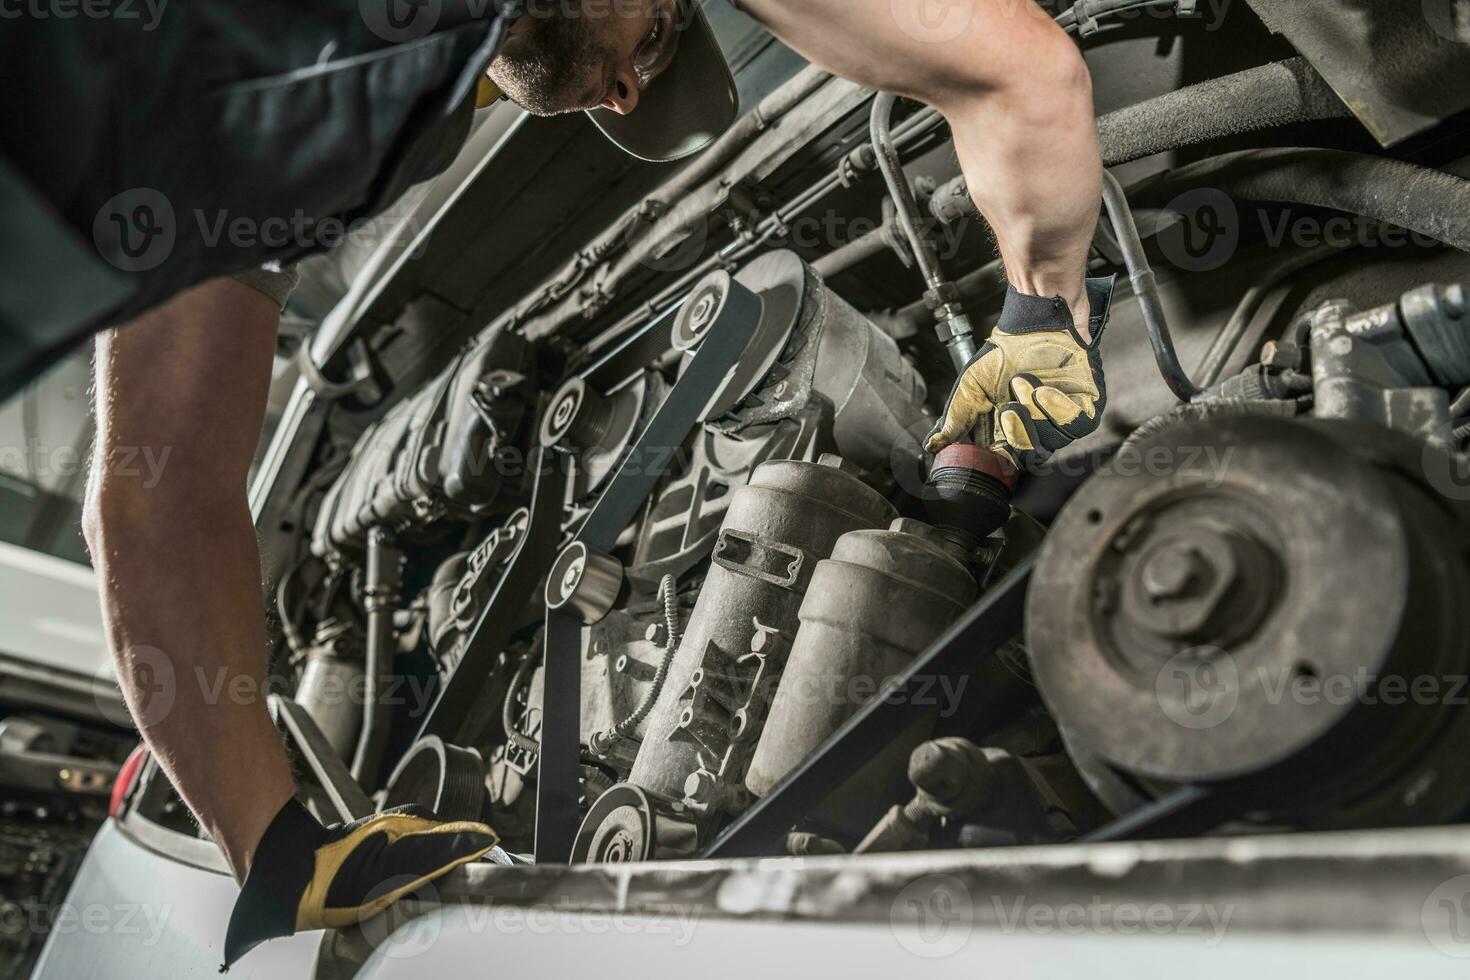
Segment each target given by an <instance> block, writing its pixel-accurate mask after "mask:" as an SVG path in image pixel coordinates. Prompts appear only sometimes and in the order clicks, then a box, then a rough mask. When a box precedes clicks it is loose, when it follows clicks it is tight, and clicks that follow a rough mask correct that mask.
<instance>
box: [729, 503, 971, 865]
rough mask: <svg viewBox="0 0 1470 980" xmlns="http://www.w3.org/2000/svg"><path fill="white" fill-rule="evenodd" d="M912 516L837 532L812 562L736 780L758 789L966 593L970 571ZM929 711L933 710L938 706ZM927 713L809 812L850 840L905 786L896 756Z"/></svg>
mask: <svg viewBox="0 0 1470 980" xmlns="http://www.w3.org/2000/svg"><path fill="white" fill-rule="evenodd" d="M948 544H949V542H948V541H947V540H946V539H945V538H944V537H943V536H942V535H940V534H939V533H938V532H936V531H935V530H934V529H933V528H931V527H929V526H928V525H926V524H923V523H921V522H919V521H914V520H909V519H906V518H899V519H898V520H896V521H894V522H893V524H892V526H891V527H890V528H889V529H888V530H886V531H853V532H850V533H848V534H845V535H843V537H842V538H841V540H839V541H838V542H837V546H836V547H835V548H834V549H833V551H832V557H831V558H828V559H827V560H825V561H823V562H822V563H821V564H820V565H818V566H817V570H816V572H815V574H813V576H812V581H811V585H810V587H808V589H807V592H806V598H805V599H804V600H803V601H802V604H801V610H800V614H799V615H800V619H801V627H800V629H799V630H798V631H797V633H796V639H795V641H794V642H793V643H792V645H791V653H790V655H789V656H788V657H787V659H786V666H785V669H784V670H783V671H782V673H781V680H780V684H779V686H778V687H777V688H776V694H775V697H774V699H773V700H772V702H771V706H770V711H769V714H768V716H767V718H766V723H765V725H764V727H763V728H762V729H761V733H760V742H759V743H758V744H757V745H756V749H755V752H754V754H753V756H752V758H751V762H750V769H749V772H748V773H747V774H746V776H745V785H746V788H747V789H749V790H750V791H751V792H752V793H754V794H755V795H756V796H765V795H766V794H767V793H769V792H770V791H771V789H772V788H774V787H775V786H776V784H777V783H779V782H780V781H781V780H782V779H783V778H784V777H785V776H786V774H787V773H789V772H790V771H791V770H792V769H794V768H795V767H796V766H798V765H799V764H800V763H801V762H802V760H803V759H805V758H806V757H807V756H808V755H810V754H811V753H812V751H813V750H815V749H816V748H817V746H819V745H821V744H822V743H823V742H825V741H826V740H827V738H828V737H829V736H830V735H831V734H832V733H833V732H835V731H836V730H837V729H838V728H840V727H841V726H842V723H843V722H845V721H846V720H847V719H848V718H850V717H851V716H852V715H853V713H854V712H856V711H857V710H858V708H859V707H861V706H862V704H863V703H864V702H866V701H867V700H869V699H870V698H873V697H876V696H878V695H879V694H880V692H882V691H885V690H886V685H888V684H889V682H890V681H891V680H892V679H893V678H894V677H895V676H897V675H898V674H899V673H901V672H902V671H903V669H904V668H905V667H907V666H908V665H909V664H910V663H912V662H913V659H914V658H915V657H916V656H918V654H920V653H922V652H923V651H924V650H925V648H927V647H928V646H929V644H930V643H931V642H933V641H934V639H935V638H937V637H938V636H939V634H941V633H942V632H944V630H945V628H946V627H947V626H949V624H950V623H952V622H954V620H955V619H956V618H957V617H958V616H959V615H960V613H962V612H964V610H965V609H966V608H967V607H968V606H969V605H970V603H972V602H974V601H975V593H976V586H975V580H974V578H972V577H971V575H970V572H969V571H968V570H967V569H966V567H965V565H964V564H962V563H961V562H960V561H959V560H957V559H956V558H955V557H954V556H953V555H952V554H950V553H949V552H948V551H946V545H948ZM936 714H937V711H936ZM934 720H935V719H934V717H933V716H930V717H929V718H927V719H923V720H921V722H920V724H918V725H916V726H914V727H912V728H910V729H909V731H908V732H906V733H905V737H904V738H902V739H899V740H896V741H894V742H891V743H889V744H888V745H886V746H883V748H882V749H881V751H880V752H878V754H877V755H876V756H874V757H873V758H872V759H864V760H854V763H853V770H854V777H855V779H856V781H857V783H858V784H860V785H857V786H854V787H852V788H853V789H854V790H856V791H855V792H840V793H838V794H837V797H836V798H835V799H834V800H833V801H831V802H830V803H829V805H828V806H825V807H823V809H822V812H821V813H820V814H813V819H814V820H815V821H816V822H818V823H820V824H821V825H822V826H824V827H827V828H829V829H831V830H834V831H837V832H838V833H839V834H841V835H844V836H849V837H852V838H854V839H856V837H857V836H859V835H861V834H862V832H863V831H864V830H866V829H867V828H868V827H870V826H871V825H872V822H873V819H874V818H875V817H876V816H877V814H878V813H881V812H882V810H883V805H884V803H885V801H886V800H887V799H889V794H888V790H891V789H897V788H899V787H901V786H902V780H903V771H904V760H905V759H906V758H907V756H908V753H909V752H910V751H911V750H912V749H913V748H914V747H915V746H916V745H918V744H919V743H920V742H922V741H923V740H924V738H926V737H927V736H928V735H929V732H930V730H932V727H933V724H934Z"/></svg>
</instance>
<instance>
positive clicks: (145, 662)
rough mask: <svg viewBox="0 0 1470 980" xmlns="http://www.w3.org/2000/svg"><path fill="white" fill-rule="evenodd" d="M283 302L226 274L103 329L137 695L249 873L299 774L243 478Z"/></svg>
mask: <svg viewBox="0 0 1470 980" xmlns="http://www.w3.org/2000/svg"><path fill="white" fill-rule="evenodd" d="M278 318H279V314H278V308H277V307H276V305H275V304H274V303H273V302H272V301H271V300H269V299H267V298H266V297H265V296H263V295H262V294H261V293H259V292H257V291H255V290H253V289H251V288H250V287H248V286H244V285H241V284H240V283H238V282H234V281H231V280H227V279H222V280H215V281H213V282H209V283H206V284H204V285H202V286H199V287H196V288H195V289H192V290H190V291H188V292H186V293H182V294H180V295H179V296H177V297H175V298H174V299H172V300H170V301H169V302H168V303H165V304H164V305H162V306H160V307H159V308H157V309H155V310H153V311H151V312H149V313H148V314H146V315H144V316H143V317H141V318H139V319H138V320H136V321H134V322H133V323H131V324H129V325H127V326H124V327H121V328H119V329H117V330H113V331H109V332H108V333H106V334H103V335H101V336H100V337H99V338H98V341H97V378H96V383H97V447H96V452H95V455H94V458H93V463H92V473H91V479H90V481H89V483H88V488H87V502H86V508H85V512H84V528H85V531H86V537H87V542H88V545H89V547H90V548H91V551H92V558H93V562H94V563H95V565H96V567H97V572H98V579H99V581H100V583H101V590H102V606H103V618H104V620H105V622H106V625H107V631H108V637H109V641H110V644H111V647H112V651H113V656H114V659H115V661H116V663H117V667H118V678H119V682H120V683H121V684H122V686H123V692H124V695H125V696H126V698H127V701H128V706H129V708H130V709H131V710H132V712H133V716H134V718H135V720H136V721H137V722H138V724H139V729H140V731H141V732H142V734H143V737H144V738H145V739H146V740H147V742H148V745H149V747H150V748H151V749H152V750H153V753H154V754H155V755H156V756H157V757H158V759H159V761H160V762H161V763H162V764H163V767H164V769H165V770H166V771H167V772H168V774H169V776H170V777H171V778H172V779H173V782H174V785H175V786H176V787H178V789H179V792H180V793H181V795H182V796H183V797H184V800H185V802H186V803H188V805H189V808H190V809H191V810H192V811H193V812H194V814H195V816H196V817H198V819H199V822H200V824H201V825H202V826H203V827H204V829H205V830H206V831H208V833H209V834H210V835H211V836H212V837H213V838H214V840H215V841H216V842H217V843H219V844H220V846H221V847H222V848H223V849H224V852H225V856H226V858H227V859H228V860H229V863H230V866H231V868H232V869H233V870H234V872H235V874H236V876H237V877H242V876H243V875H244V873H245V871H246V869H247V868H248V866H249V864H250V860H251V857H252V855H253V853H254V849H255V846H256V844H257V842H258V841H259V839H260V835H261V833H262V832H263V831H264V829H265V827H266V826H267V824H269V822H270V820H271V818H272V817H274V816H275V814H276V812H277V811H278V810H280V808H281V806H282V805H283V804H284V803H285V801H286V800H287V799H288V798H289V797H290V796H291V794H292V791H293V790H292V783H291V775H290V769H289V766H288V764H287V761H286V756H285V752H284V749H283V748H282V746H281V743H280V739H279V737H278V736H277V734H276V731H275V728H274V726H273V725H272V724H271V720H270V717H269V715H268V713H267V711H266V706H265V701H264V692H263V687H262V682H263V679H264V674H265V657H266V636H265V610H264V605H263V601H262V598H261V575H260V554H259V548H258V545H257V542H256V538H255V529H254V527H253V525H252V523H251V519H250V512H249V508H248V506H247V503H246V487H245V480H246V475H247V471H248V469H249V465H250V459H251V456H252V454H253V452H254V450H255V445H256V441H257V440H258V439H259V436H260V428H261V422H262V419H263V417H264V414H265V404H266V395H267V392H268V389H269V384H270V375H271V357H272V351H273V350H274V345H275V331H276V324H277V320H278ZM232 685H233V687H232Z"/></svg>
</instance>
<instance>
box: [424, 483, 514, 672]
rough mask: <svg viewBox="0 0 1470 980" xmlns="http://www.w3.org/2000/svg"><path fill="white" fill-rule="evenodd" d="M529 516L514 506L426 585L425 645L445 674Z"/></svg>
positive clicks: (455, 660)
mask: <svg viewBox="0 0 1470 980" xmlns="http://www.w3.org/2000/svg"><path fill="white" fill-rule="evenodd" d="M530 521H531V512H530V511H529V510H527V509H526V508H524V507H522V508H521V509H519V510H517V511H514V512H513V513H512V514H511V515H510V516H509V517H508V518H506V520H505V523H504V524H502V525H500V527H498V528H496V529H495V531H494V532H493V533H491V534H490V535H488V536H487V537H486V538H485V540H484V541H482V542H480V544H479V546H477V547H476V548H475V550H474V551H471V552H467V553H465V554H463V555H454V556H452V557H451V558H449V559H448V560H447V561H445V563H444V564H443V565H442V566H440V568H439V571H438V572H436V573H435V576H434V584H433V585H431V586H430V601H429V622H428V626H429V648H430V650H431V651H433V653H434V657H435V659H436V661H437V662H438V665H439V669H440V671H441V672H442V673H443V674H445V675H446V676H447V675H449V674H452V673H453V672H454V670H455V668H456V667H457V666H459V661H460V659H461V658H462V657H463V656H464V644H465V643H466V642H467V641H468V639H469V636H470V631H471V630H473V629H474V626H475V623H476V622H478V621H479V618H480V613H481V611H482V610H483V608H484V606H485V603H486V602H488V601H489V599H490V594H491V592H492V591H493V590H494V588H495V586H496V585H497V584H498V583H499V581H500V577H501V575H503V574H504V572H505V570H506V567H507V565H508V564H509V563H510V560H511V559H512V558H513V557H515V554H516V549H517V548H519V547H520V544H521V541H522V540H523V539H524V538H525V535H526V527H527V525H529V524H530ZM455 576H458V577H457V578H456V577H455ZM451 583H452V584H451Z"/></svg>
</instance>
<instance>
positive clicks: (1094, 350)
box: [926, 276, 1115, 469]
mask: <svg viewBox="0 0 1470 980" xmlns="http://www.w3.org/2000/svg"><path fill="white" fill-rule="evenodd" d="M1114 278H1115V277H1112V276H1109V277H1106V278H1102V279H1089V280H1088V281H1087V296H1088V301H1089V303H1090V307H1091V308H1090V310H1089V316H1088V321H1089V328H1090V332H1091V334H1092V342H1091V343H1083V342H1082V339H1081V338H1080V337H1079V336H1078V335H1077V331H1076V328H1075V325H1074V319H1073V316H1072V311H1071V309H1069V308H1068V306H1067V304H1066V303H1065V302H1064V301H1063V300H1061V299H1059V298H1051V299H1047V298H1044V297H1041V296H1029V295H1027V294H1025V293H1019V292H1016V290H1015V289H1011V290H1009V291H1008V292H1007V294H1006V301H1005V308H1004V309H1003V310H1002V312H1001V316H1000V320H999V321H998V323H997V325H996V327H995V329H994V330H993V331H992V332H991V334H990V339H989V340H987V341H986V342H985V344H984V345H983V346H982V347H981V348H980V351H979V352H978V353H977V354H976V355H975V356H974V358H972V359H971V360H970V363H969V364H968V365H967V366H966V367H965V370H964V371H963V372H961V373H960V377H959V380H958V381H956V382H955V386H954V389H953V390H952V391H951V392H950V395H949V401H948V403H947V404H946V406H945V411H944V416H943V418H941V419H940V420H939V424H938V425H936V426H935V427H934V430H933V431H932V432H931V433H930V434H929V439H928V443H927V445H926V448H927V449H928V450H929V452H931V453H937V452H939V451H940V450H941V449H944V448H945V447H946V446H949V445H952V444H954V443H956V442H960V441H961V440H963V439H966V438H969V437H970V436H971V434H972V433H973V432H974V431H975V429H976V428H977V427H978V426H980V425H981V423H983V422H985V421H987V420H989V421H990V422H992V426H991V428H990V433H991V436H990V438H991V445H990V448H991V449H992V450H994V451H995V452H998V453H1001V454H1002V455H1004V456H1006V457H1007V458H1008V459H1010V460H1011V461H1012V462H1013V463H1015V464H1016V466H1017V467H1020V468H1023V469H1035V468H1036V467H1037V466H1039V465H1041V464H1042V463H1044V462H1046V460H1047V459H1049V458H1050V457H1051V455H1052V453H1054V452H1056V451H1057V450H1058V449H1061V448H1062V447H1064V446H1066V445H1068V444H1069V443H1071V442H1074V441H1075V440H1077V439H1080V438H1082V437H1083V436H1086V435H1089V434H1091V433H1092V432H1093V431H1095V430H1096V429H1097V426H1098V423H1099V421H1100V420H1101V418H1102V411H1103V407H1104V405H1105V404H1106V402H1107V389H1106V386H1105V385H1104V383H1103V371H1102V355H1101V353H1100V351H1099V349H1098V343H1099V341H1100V340H1101V339H1102V333H1103V329H1104V327H1106V326H1107V320H1108V314H1109V312H1110V307H1111V303H1112V295H1113V283H1114Z"/></svg>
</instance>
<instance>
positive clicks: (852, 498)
mask: <svg viewBox="0 0 1470 980" xmlns="http://www.w3.org/2000/svg"><path fill="white" fill-rule="evenodd" d="M893 517H894V511H893V507H892V506H891V505H890V504H889V503H888V501H886V500H884V499H883V498H882V497H881V496H880V495H879V494H878V493H877V492H876V491H875V490H873V489H872V488H871V487H869V486H868V485H867V484H865V483H863V482H862V480H860V479H858V477H857V476H855V475H854V474H853V472H851V470H850V468H847V467H845V466H844V463H843V461H842V460H841V459H840V458H837V457H823V459H822V461H821V462H820V463H801V462H793V461H779V462H770V463H766V464H764V465H762V466H761V467H759V468H758V469H757V470H756V471H755V473H754V475H753V476H752V477H751V481H750V483H749V484H747V485H746V486H744V487H741V488H740V489H739V490H737V491H735V494H734V499H733V500H732V501H731V502H730V508H729V511H728V512H727V513H726V515H725V522H724V526H723V527H722V529H721V531H720V537H719V540H718V542H717V543H716V545H715V550H714V564H713V566H712V567H711V568H710V571H709V575H708V577H707V578H706V580H705V583H704V588H703V590H702V591H701V592H700V595H699V601H698V603H697V604H696V605H695V608H694V614H693V615H692V616H691V617H690V618H689V622H688V624H687V625H686V626H685V630H684V636H683V639H682V640H681V641H680V643H679V649H678V652H677V653H676V654H675V655H674V660H673V663H672V664H671V665H670V669H669V672H668V677H667V679H666V680H665V682H664V685H663V690H662V691H661V692H660V694H659V698H658V701H657V703H656V704H655V705H654V708H653V711H652V713H651V714H650V715H649V718H648V721H647V727H646V732H647V736H646V737H645V738H644V740H643V743H642V745H641V747H640V748H639V750H638V754H637V759H636V761H635V762H634V765H633V768H632V772H631V773H630V775H629V781H630V782H632V783H634V784H636V785H638V786H641V787H643V788H645V789H647V790H650V791H651V792H653V793H655V794H657V795H658V796H662V797H665V798H668V799H680V798H682V797H683V795H684V787H685V781H686V780H687V779H688V778H689V777H690V775H692V774H693V773H695V772H697V771H699V770H700V769H702V768H713V769H718V768H719V765H720V759H721V758H722V757H723V756H724V754H725V752H726V751H727V750H728V749H729V747H730V742H731V737H732V734H733V733H734V732H736V731H738V728H737V727H735V726H736V724H737V722H736V718H737V713H738V712H740V711H741V710H742V709H746V710H749V707H750V705H751V703H752V702H759V703H761V704H764V703H765V701H766V700H767V699H768V698H769V697H770V691H769V690H755V689H752V687H751V683H752V681H753V679H754V672H755V669H756V668H757V666H758V664H757V663H756V662H755V661H758V660H759V659H760V658H758V657H752V655H751V651H752V641H753V640H754V639H755V638H756V637H765V636H768V635H769V636H770V637H771V639H772V640H774V641H777V642H780V643H784V644H789V643H790V641H791V637H793V636H794V635H795V633H796V627H797V625H798V620H797V610H798V609H799V607H800V605H801V600H802V596H803V594H804V593H805V591H806V588H807V584H808V583H809V582H810V580H811V578H812V574H813V572H814V571H815V570H816V566H817V563H818V562H820V561H821V560H822V559H824V558H826V557H827V556H828V555H830V554H831V553H832V548H833V547H834V546H835V545H836V543H837V540H838V539H839V538H840V537H842V535H844V534H846V533H847V532H849V531H856V530H862V529H865V528H875V527H881V526H883V525H885V524H887V523H889V522H890V521H892V520H893ZM762 642H763V643H764V642H765V640H764V639H763V641H762ZM758 652H759V651H758V650H757V653H758ZM738 781H739V780H738V775H736V776H735V777H734V778H733V779H732V780H731V782H732V783H734V782H738Z"/></svg>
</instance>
